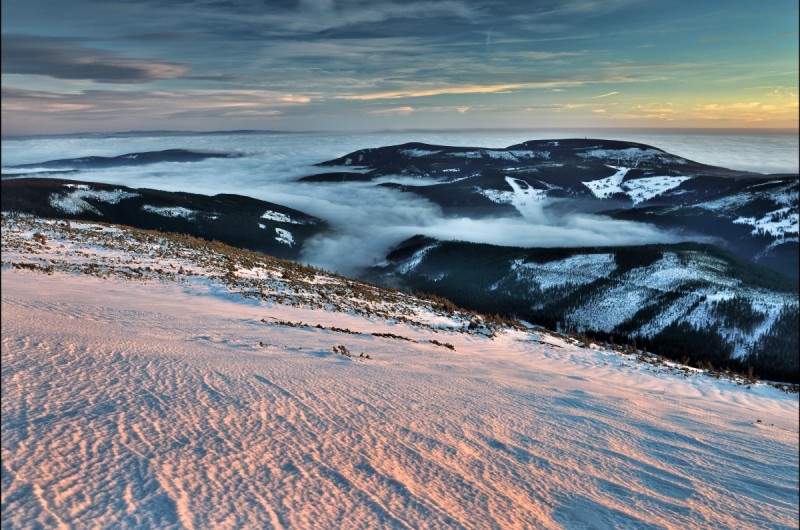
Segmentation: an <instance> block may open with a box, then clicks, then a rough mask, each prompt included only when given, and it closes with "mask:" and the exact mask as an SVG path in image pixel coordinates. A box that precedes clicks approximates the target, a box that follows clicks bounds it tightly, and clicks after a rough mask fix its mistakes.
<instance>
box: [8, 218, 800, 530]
mask: <svg viewBox="0 0 800 530" xmlns="http://www.w3.org/2000/svg"><path fill="white" fill-rule="evenodd" d="M34 234H39V235H38V236H35V235H34ZM2 235H3V263H4V265H3V274H2V296H3V303H2V313H3V314H2V317H3V327H2V363H3V372H2V383H3V384H2V398H3V415H2V457H3V474H2V487H3V511H2V522H3V527H4V528H32V527H71V528H94V527H106V528H107V527H128V528H132V527H136V528H195V529H200V528H314V529H326V528H336V529H338V528H421V529H424V528H468V529H472V528H474V529H482V528H492V527H495V528H514V527H518V528H522V527H525V528H530V527H533V528H563V527H570V528H572V527H585V526H592V527H598V528H600V527H603V528H622V527H637V528H651V527H652V528H656V527H665V528H689V527H706V528H754V527H762V528H763V527H771V528H777V527H787V528H791V527H796V526H797V525H798V523H799V522H800V521H798V501H797V498H798V497H797V493H798V478H797V477H798V463H797V458H796V456H797V451H798V400H797V396H796V395H791V394H786V393H783V392H780V391H779V390H777V389H775V388H772V387H771V386H768V385H765V384H751V385H749V386H745V385H744V384H743V383H742V382H741V381H739V382H737V381H732V380H717V379H713V378H711V377H708V376H705V375H703V373H702V372H701V371H699V370H690V369H688V368H684V369H681V368H678V367H675V366H673V365H670V364H659V363H655V364H650V363H642V362H637V360H636V356H635V355H627V354H623V353H620V352H617V351H613V350H610V349H606V348H604V347H599V346H596V345H592V346H591V347H589V348H582V347H580V346H579V344H578V343H577V342H576V341H574V340H572V339H568V338H565V337H561V336H556V335H551V334H548V333H544V332H540V331H534V330H528V331H522V330H515V329H511V328H505V329H500V328H496V329H494V330H493V331H491V332H488V328H485V327H482V328H481V329H483V331H480V330H478V331H473V332H466V330H465V324H466V323H467V321H469V320H471V319H479V317H478V316H476V315H468V314H464V313H455V314H453V313H448V312H441V311H438V310H435V309H434V308H433V306H432V305H431V303H430V302H428V301H423V300H418V299H414V298H411V297H408V296H406V295H401V294H399V293H392V292H389V291H384V292H381V293H378V292H374V293H373V294H372V295H369V293H370V292H371V291H369V290H368V288H367V287H366V286H363V287H358V286H357V285H356V284H355V283H354V282H348V281H347V280H344V279H341V278H337V277H334V276H330V275H325V274H324V273H322V272H313V271H311V270H306V269H302V268H297V267H296V266H293V265H291V264H290V263H289V262H283V261H280V260H273V259H271V258H266V257H264V258H258V259H256V256H255V255H252V254H249V253H245V252H242V251H238V250H234V249H229V248H227V247H222V246H212V245H211V244H209V243H204V242H199V241H192V240H190V239H180V238H178V239H174V238H166V237H164V236H159V235H156V234H152V233H147V232H140V231H131V230H128V229H122V228H113V227H105V226H101V225H92V224H85V223H78V222H72V223H71V226H69V227H67V226H65V225H64V224H62V223H61V222H54V221H42V220H40V219H36V218H21V217H15V218H9V217H7V216H4V219H3V230H2ZM226 249H227V250H226ZM260 260H263V261H260ZM12 265H13V266H12ZM134 269H135V270H134ZM157 269H161V272H160V273H159V272H158V271H157ZM126 274H128V275H133V276H130V278H131V279H128V276H126ZM281 285H284V286H285V288H283V289H281V288H280V286H281ZM256 286H260V287H256ZM259 289H260V290H259ZM323 293H324V297H323V296H322V294H323ZM337 293H338V294H337ZM262 294H265V295H267V296H266V297H262V296H261V295H262ZM276 295H281V296H282V298H280V299H279V298H277V297H276ZM337 304H342V307H341V308H340V309H337V308H336V305H337ZM355 308H360V309H361V310H362V312H355V311H353V309H355ZM364 310H369V311H366V312H363V311H364ZM401 317H402V318H401ZM300 322H302V323H303V324H300ZM490 336H491V337H490ZM444 343H449V344H450V345H451V346H452V348H453V349H450V348H445V347H442V346H441V345H440V344H444ZM339 346H345V350H346V351H349V352H352V353H353V354H354V355H352V356H347V355H343V354H341V353H334V352H333V349H334V347H336V348H335V349H336V350H338V351H339V352H341V349H340V348H339ZM358 353H365V354H368V355H369V356H370V359H366V358H365V357H359V356H358Z"/></svg>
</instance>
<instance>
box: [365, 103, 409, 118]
mask: <svg viewBox="0 0 800 530" xmlns="http://www.w3.org/2000/svg"><path fill="white" fill-rule="evenodd" d="M415 110H417V109H415V108H414V107H410V106H407V105H406V106H405V107H394V108H391V109H376V110H371V111H370V113H371V114H389V115H396V116H408V115H409V114H411V113H412V112H414V111H415Z"/></svg>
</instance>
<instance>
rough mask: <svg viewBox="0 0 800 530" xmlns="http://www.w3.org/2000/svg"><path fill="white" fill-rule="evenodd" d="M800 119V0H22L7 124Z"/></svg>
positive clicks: (309, 126) (181, 126) (345, 125)
mask: <svg viewBox="0 0 800 530" xmlns="http://www.w3.org/2000/svg"><path fill="white" fill-rule="evenodd" d="M542 127H550V128H552V127H609V128H612V127H653V128H673V127H674V128H680V127H699V128H794V129H796V128H797V127H798V3H797V2H796V0H770V1H767V2H763V1H755V0H704V1H702V2H697V1H696V0H672V1H670V2H663V1H661V0H602V1H594V0H542V1H539V0H536V1H523V2H520V1H519V0H514V1H512V0H486V1H481V0H475V1H467V0H441V1H431V0H408V1H401V0H264V1H261V2H259V1H255V0H181V1H178V0H170V1H159V0H114V1H109V0H50V1H46V0H8V1H4V2H3V3H2V134H3V135H4V136H15V135H28V134H57V133H71V132H110V131H128V130H189V131H211V130H238V129H260V130H284V131H309V130H328V131H368V130H408V129H464V128H478V129H481V128H487V129H488V128H500V129H503V128H542Z"/></svg>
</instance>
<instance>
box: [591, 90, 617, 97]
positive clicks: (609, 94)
mask: <svg viewBox="0 0 800 530" xmlns="http://www.w3.org/2000/svg"><path fill="white" fill-rule="evenodd" d="M621 93H622V92H616V91H615V92H609V93H608V94H601V95H599V96H594V99H600V98H607V97H608V96H616V95H617V94H621Z"/></svg>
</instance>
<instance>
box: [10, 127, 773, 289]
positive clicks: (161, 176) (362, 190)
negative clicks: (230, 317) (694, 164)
mask: <svg viewBox="0 0 800 530" xmlns="http://www.w3.org/2000/svg"><path fill="white" fill-rule="evenodd" d="M561 134H562V136H564V131H561ZM537 136H538V137H541V138H554V137H557V136H556V135H554V132H553V131H539V132H538V133H536V134H534V133H532V132H525V131H521V132H520V131H515V132H506V133H496V134H487V133H480V134H479V133H464V134H461V133H457V134H456V133H429V134H413V135H412V134H406V135H402V134H399V133H397V134H384V135H363V136H362V135H349V136H337V135H306V134H293V135H268V134H265V135H214V136H169V137H164V138H157V137H141V138H139V137H136V138H85V139H80V138H69V139H34V140H26V141H15V142H10V144H12V145H10V146H9V145H8V144H9V142H4V144H3V155H4V156H3V162H4V163H5V164H8V165H13V164H22V163H31V162H37V161H45V160H51V159H59V158H74V157H80V156H87V155H99V156H117V155H120V154H125V153H131V152H140V151H150V150H162V149H170V148H182V149H191V150H214V151H222V152H230V153H238V154H243V155H245V156H243V157H241V158H221V159H208V160H204V161H200V162H193V163H161V164H153V165H148V166H137V167H129V168H124V167H123V168H113V169H102V170H93V171H86V172H81V173H78V174H75V175H69V176H67V178H74V179H77V180H86V181H93V182H104V183H110V184H119V185H125V186H130V187H135V188H153V189H160V190H166V191H186V192H192V193H202V194H209V195H215V194H218V193H234V194H240V195H247V196H251V197H255V198H258V199H262V200H266V201H270V202H274V203H277V204H282V205H285V206H288V207H291V208H295V209H297V210H301V211H303V212H305V213H308V214H310V215H314V216H317V217H320V218H322V219H324V220H325V221H327V222H328V223H329V225H330V226H331V232H330V233H327V234H324V235H321V236H317V237H315V238H312V239H311V240H309V241H308V242H307V244H306V247H305V249H304V251H303V259H304V261H307V262H309V263H312V264H314V265H316V266H319V267H323V268H325V269H329V270H334V271H337V272H340V273H342V274H346V275H357V274H358V273H359V272H360V271H362V270H363V269H364V268H365V267H370V266H372V265H375V264H377V263H379V262H380V261H382V260H383V259H384V258H385V256H386V254H387V252H388V251H389V250H390V249H391V248H392V247H393V246H395V245H397V244H398V243H399V242H401V241H403V240H404V239H407V238H409V237H411V236H414V235H417V234H423V235H427V236H430V237H433V238H436V239H441V240H459V241H470V242H476V243H490V244H496V245H503V246H519V247H562V246H576V247H578V246H612V245H613V246H622V245H638V244H647V243H675V242H678V241H684V240H686V239H685V238H679V237H677V236H675V235H674V234H669V233H665V232H661V231H659V230H657V229H655V228H654V227H652V226H650V225H646V224H641V223H635V222H629V221H620V220H613V219H610V218H607V217H602V216H598V215H591V214H588V213H585V212H580V213H574V212H573V213H568V212H564V211H563V210H562V209H561V208H553V207H552V206H554V205H555V203H554V202H549V201H543V202H540V203H536V204H532V203H528V204H526V205H525V206H526V208H525V211H524V212H522V213H523V214H524V216H520V217H500V218H482V219H471V218H452V217H446V216H444V214H443V213H442V211H441V209H440V208H439V207H438V206H437V205H435V204H433V203H431V202H429V201H427V200H426V199H423V198H421V197H418V196H416V195H414V194H412V193H406V192H401V191H398V190H395V189H391V188H387V187H379V186H375V185H374V183H363V182H361V183H358V182H356V183H334V184H324V183H300V182H296V180H297V179H298V178H299V177H302V176H306V175H310V174H314V173H320V172H322V171H324V170H323V169H322V168H319V167H315V166H313V164H315V163H318V162H322V161H325V160H329V159H332V158H336V157H339V156H342V155H344V154H347V153H348V152H352V151H354V150H357V149H361V148H367V147H379V146H383V145H392V144H398V143H403V142H406V141H411V140H413V141H421V142H427V143H438V144H447V145H473V146H485V147H505V146H508V145H511V144H513V143H518V142H521V141H525V140H529V139H535V138H537ZM566 136H569V137H574V136H575V134H574V131H572V134H570V135H566ZM605 137H608V138H613V137H614V135H613V134H607V135H605ZM666 138H667V137H666V136H665V137H663V138H662V140H664V141H661V142H659V141H656V139H649V138H647V137H645V135H640V136H639V137H638V138H636V139H635V140H636V141H640V142H643V143H649V144H651V145H655V146H656V147H659V148H662V149H664V150H666V151H669V152H673V153H675V154H679V155H681V156H684V157H687V158H691V159H693V160H696V161H699V162H703V163H710V164H715V165H727V166H728V167H731V164H730V162H731V160H733V159H734V158H732V157H748V156H749V155H748V154H747V152H746V151H745V152H743V151H742V150H741V149H738V150H737V148H734V147H732V144H731V142H733V143H734V144H735V143H736V141H735V140H732V139H731V138H728V137H725V138H723V139H722V140H721V141H718V142H716V143H714V142H712V141H710V140H706V146H717V147H716V148H717V149H719V150H721V151H717V152H718V156H719V157H722V151H724V152H725V162H727V164H726V163H724V162H722V161H720V160H714V159H713V157H710V156H705V157H703V156H699V155H700V154H701V153H700V152H699V150H702V149H703V146H702V145H695V146H694V147H693V148H692V149H695V151H696V152H691V149H689V145H688V143H691V142H690V141H689V140H686V142H688V143H686V147H687V150H686V151H680V150H678V149H674V148H673V147H674V146H673V147H671V146H670V145H669V142H667V141H666ZM710 138H711V139H714V138H717V137H710ZM625 139H632V138H625ZM717 139H718V138H717ZM768 144H769V142H767V143H765V144H764V145H768ZM720 146H721V147H720ZM708 153H714V149H708ZM708 153H707V154H708ZM6 155H8V156H6ZM748 160H750V159H749V158H748ZM764 160H770V159H769V156H767V155H766V154H765V153H764V152H763V150H762V152H761V154H760V156H758V157H757V158H753V159H752V165H758V164H760V163H762V162H761V161H764ZM780 160H781V162H780V163H786V158H785V157H784V158H781V159H780ZM762 165H763V164H762ZM741 168H742V167H741V166H740V167H736V169H741ZM329 170H330V169H329ZM384 180H386V179H384ZM557 210H558V211H557Z"/></svg>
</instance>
